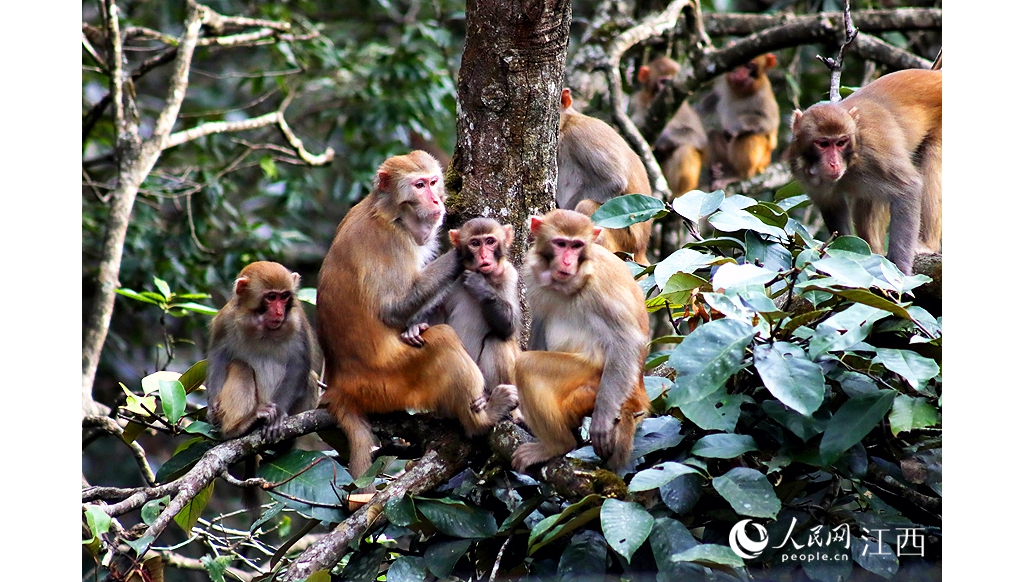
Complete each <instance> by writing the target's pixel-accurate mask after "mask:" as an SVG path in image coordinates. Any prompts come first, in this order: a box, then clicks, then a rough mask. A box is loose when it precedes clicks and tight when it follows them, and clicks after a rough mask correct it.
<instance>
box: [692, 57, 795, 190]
mask: <svg viewBox="0 0 1024 582" xmlns="http://www.w3.org/2000/svg"><path fill="white" fill-rule="evenodd" d="M775 64H776V59H775V55H773V54H771V53H768V54H764V55H761V56H759V57H756V58H754V59H752V60H751V61H750V62H748V63H747V64H745V65H742V66H740V67H737V68H735V69H733V70H732V71H730V72H728V73H726V74H725V75H722V76H721V77H719V78H718V79H717V80H716V81H715V88H714V91H713V92H712V93H711V94H710V95H709V98H708V100H707V101H706V104H705V105H704V106H705V107H710V105H711V104H712V103H713V104H714V116H713V117H714V123H713V124H712V127H713V129H710V130H709V131H708V139H709V140H710V143H711V163H712V168H713V172H714V173H715V174H720V175H721V178H722V179H724V180H726V181H729V180H735V179H740V180H746V179H749V178H752V177H754V176H755V175H757V174H760V173H761V172H763V171H764V169H765V168H767V167H768V164H770V163H771V161H772V152H773V151H775V147H776V146H777V145H778V143H779V104H778V103H776V101H775V94H774V93H772V85H771V82H770V81H769V80H768V75H767V72H768V69H771V68H772V67H774V66H775Z"/></svg>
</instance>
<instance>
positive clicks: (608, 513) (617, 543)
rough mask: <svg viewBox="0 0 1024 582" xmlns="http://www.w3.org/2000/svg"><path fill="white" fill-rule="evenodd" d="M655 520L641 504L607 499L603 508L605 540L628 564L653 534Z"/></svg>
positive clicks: (602, 525) (602, 523)
mask: <svg viewBox="0 0 1024 582" xmlns="http://www.w3.org/2000/svg"><path fill="white" fill-rule="evenodd" d="M653 525H654V518H653V517H651V514H650V513H648V512H647V510H646V509H644V507H643V506H642V505H640V504H639V503H635V502H632V501H619V500H618V499H605V501H604V504H603V505H602V506H601V531H603V532H604V539H606V540H608V545H609V546H611V548H612V549H613V550H615V551H616V552H617V553H618V554H619V555H620V556H622V557H623V558H626V562H627V563H628V562H629V561H630V560H631V559H632V558H633V553H634V552H636V551H637V550H638V549H639V548H640V545H641V544H643V543H644V541H646V540H647V536H649V535H650V534H651V527H652V526H653Z"/></svg>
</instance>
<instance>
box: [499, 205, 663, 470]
mask: <svg viewBox="0 0 1024 582" xmlns="http://www.w3.org/2000/svg"><path fill="white" fill-rule="evenodd" d="M530 230H531V231H532V232H533V235H534V237H535V239H534V243H533V247H532V248H531V249H530V252H529V253H528V255H527V258H526V267H525V268H524V270H523V279H524V281H525V282H526V293H527V298H528V299H529V302H530V311H531V313H532V314H533V326H532V332H531V335H530V351H526V352H523V353H522V354H520V356H519V358H518V359H517V360H516V386H517V388H518V389H519V397H520V405H521V406H520V410H521V411H522V413H523V416H524V417H525V419H526V424H527V425H528V426H529V427H530V431H531V432H533V434H534V435H535V436H536V437H537V439H538V440H537V442H529V443H525V444H523V445H520V446H519V448H518V449H516V451H515V453H514V454H513V457H512V466H513V467H514V468H515V470H517V471H523V470H525V469H526V468H527V467H529V466H530V465H533V464H535V463H540V462H543V461H546V460H548V459H551V458H553V457H556V456H558V455H562V454H565V453H567V452H569V451H571V450H572V449H573V448H575V446H576V439H575V437H574V436H573V430H574V429H575V428H577V427H579V426H580V423H581V422H582V420H583V417H584V416H586V415H588V414H591V413H593V416H592V419H591V423H590V439H591V442H592V444H593V445H594V451H595V452H597V454H598V455H600V456H601V457H603V458H605V459H607V460H608V462H609V465H611V466H612V467H614V468H616V469H620V468H622V467H623V466H625V465H626V463H628V462H629V460H630V455H631V453H632V451H633V435H634V432H635V429H636V423H637V419H638V418H640V417H642V416H643V415H644V414H646V412H647V410H648V408H649V407H650V401H649V400H648V398H647V392H646V391H645V389H644V381H643V371H642V369H643V363H644V359H645V358H646V356H647V349H648V348H647V334H648V321H647V309H646V308H645V306H644V298H643V294H642V293H641V291H640V287H639V286H638V285H637V284H636V281H634V280H633V277H632V275H631V274H630V271H629V268H628V267H627V266H626V264H625V263H623V262H622V261H620V260H618V259H617V258H616V257H615V255H613V254H612V253H610V252H608V250H607V249H605V248H603V247H601V246H599V245H596V244H593V243H594V240H595V239H596V238H597V236H598V234H599V233H600V231H601V229H600V228H598V227H596V226H594V223H592V222H591V221H590V219H588V218H587V217H586V216H584V215H582V214H579V213H577V212H572V211H569V210H553V211H551V212H549V213H548V214H546V215H544V216H543V217H537V216H535V217H532V218H531V219H530Z"/></svg>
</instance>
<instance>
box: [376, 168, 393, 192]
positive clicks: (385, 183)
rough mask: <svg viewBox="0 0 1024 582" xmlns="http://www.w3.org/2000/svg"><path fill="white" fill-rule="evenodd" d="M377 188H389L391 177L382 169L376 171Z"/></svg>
mask: <svg viewBox="0 0 1024 582" xmlns="http://www.w3.org/2000/svg"><path fill="white" fill-rule="evenodd" d="M377 189H378V190H391V179H390V176H388V173H387V172H385V171H384V170H381V171H379V172H377Z"/></svg>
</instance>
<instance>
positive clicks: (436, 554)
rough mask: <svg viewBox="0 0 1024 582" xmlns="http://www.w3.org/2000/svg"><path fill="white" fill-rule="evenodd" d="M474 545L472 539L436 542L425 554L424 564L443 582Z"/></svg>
mask: <svg viewBox="0 0 1024 582" xmlns="http://www.w3.org/2000/svg"><path fill="white" fill-rule="evenodd" d="M472 545H473V540H470V539H466V540H451V541H447V542H445V541H442V542H434V543H432V544H430V546H428V547H427V549H426V551H425V552H424V553H423V563H424V565H425V566H426V567H427V570H430V573H431V574H433V575H434V576H437V577H438V578H441V579H442V580H443V579H445V578H447V577H448V575H449V574H451V573H452V570H454V569H455V564H457V563H458V562H459V558H461V557H462V556H464V555H466V552H467V551H468V550H469V547H470V546H472Z"/></svg>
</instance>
